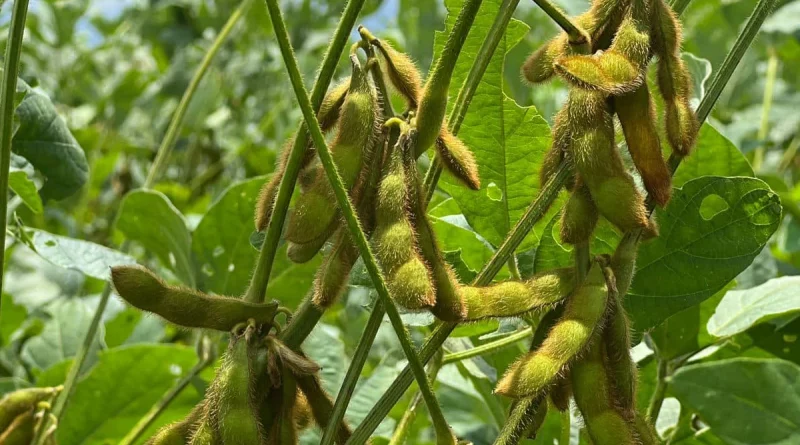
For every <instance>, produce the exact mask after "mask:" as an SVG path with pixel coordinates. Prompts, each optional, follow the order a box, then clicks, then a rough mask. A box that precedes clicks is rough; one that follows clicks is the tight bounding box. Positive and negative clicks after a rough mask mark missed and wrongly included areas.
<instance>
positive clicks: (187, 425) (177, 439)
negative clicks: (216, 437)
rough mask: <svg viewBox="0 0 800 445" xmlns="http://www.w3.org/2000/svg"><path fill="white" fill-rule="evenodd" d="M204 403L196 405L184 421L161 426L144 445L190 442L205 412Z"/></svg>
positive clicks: (181, 444) (179, 444)
mask: <svg viewBox="0 0 800 445" xmlns="http://www.w3.org/2000/svg"><path fill="white" fill-rule="evenodd" d="M205 409H206V408H205V402H201V403H199V404H197V405H196V406H195V407H194V409H192V411H191V412H189V415H188V416H186V418H185V419H183V420H181V421H179V422H173V423H170V424H169V425H165V426H163V427H162V428H161V429H159V430H158V432H156V434H155V435H154V436H153V437H151V438H150V439H149V440H148V441H147V442H146V443H145V445H185V444H187V443H189V442H190V441H191V437H192V435H193V430H194V429H196V428H197V426H198V423H199V422H200V419H202V417H203V414H204V412H205Z"/></svg>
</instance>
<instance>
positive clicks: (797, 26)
mask: <svg viewBox="0 0 800 445" xmlns="http://www.w3.org/2000/svg"><path fill="white" fill-rule="evenodd" d="M761 30H762V31H764V32H769V33H779V34H794V33H796V32H797V31H800V1H794V2H788V3H785V4H784V6H782V7H781V8H780V9H778V10H777V11H775V12H773V13H772V15H771V16H770V17H769V18H767V20H765V21H764V26H762V27H761Z"/></svg>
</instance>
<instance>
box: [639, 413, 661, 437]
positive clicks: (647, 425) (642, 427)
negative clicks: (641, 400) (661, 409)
mask: <svg viewBox="0 0 800 445" xmlns="http://www.w3.org/2000/svg"><path fill="white" fill-rule="evenodd" d="M633 430H634V432H635V434H636V438H637V439H638V440H639V442H638V444H637V445H659V444H661V440H659V439H658V433H656V430H655V428H653V424H652V422H650V421H648V420H647V418H646V417H645V416H644V414H642V413H640V412H638V411H637V412H636V417H635V418H634V419H633Z"/></svg>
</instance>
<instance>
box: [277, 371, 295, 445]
mask: <svg viewBox="0 0 800 445" xmlns="http://www.w3.org/2000/svg"><path fill="white" fill-rule="evenodd" d="M281 391H282V397H281V409H280V414H279V417H278V421H277V422H275V428H277V429H278V431H276V433H275V436H276V437H277V438H278V442H277V443H278V444H280V445H295V444H296V443H297V423H296V422H295V419H294V411H295V403H296V402H297V382H296V381H295V378H294V375H293V374H292V372H291V371H290V370H289V369H288V368H287V367H286V366H284V367H283V372H282V373H281Z"/></svg>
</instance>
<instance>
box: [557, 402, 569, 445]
mask: <svg viewBox="0 0 800 445" xmlns="http://www.w3.org/2000/svg"><path fill="white" fill-rule="evenodd" d="M560 414H561V415H560V420H561V436H559V438H558V445H569V439H570V432H571V429H572V425H571V422H572V419H571V418H570V413H569V409H565V410H564V411H561V413H560Z"/></svg>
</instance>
